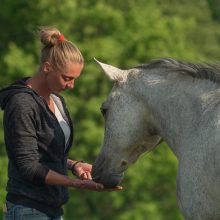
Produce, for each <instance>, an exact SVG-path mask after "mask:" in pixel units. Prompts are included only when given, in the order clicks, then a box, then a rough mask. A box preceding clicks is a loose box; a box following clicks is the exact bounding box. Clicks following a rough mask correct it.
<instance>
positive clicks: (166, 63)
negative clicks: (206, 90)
mask: <svg viewBox="0 0 220 220" xmlns="http://www.w3.org/2000/svg"><path fill="white" fill-rule="evenodd" d="M135 68H137V69H155V68H164V69H167V70H169V71H170V70H171V71H172V72H177V73H180V74H182V75H187V76H191V77H193V78H198V79H207V80H210V81H212V82H215V83H220V65H219V64H213V65H211V64H193V63H190V62H183V61H179V60H176V59H172V58H162V59H155V60H152V61H151V62H150V63H148V64H141V65H139V66H137V67H135Z"/></svg>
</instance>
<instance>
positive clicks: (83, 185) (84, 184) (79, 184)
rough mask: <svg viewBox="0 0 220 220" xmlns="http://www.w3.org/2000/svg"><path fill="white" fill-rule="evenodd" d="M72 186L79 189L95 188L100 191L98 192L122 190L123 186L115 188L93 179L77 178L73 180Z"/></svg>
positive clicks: (94, 189)
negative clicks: (106, 186)
mask: <svg viewBox="0 0 220 220" xmlns="http://www.w3.org/2000/svg"><path fill="white" fill-rule="evenodd" d="M72 186H73V187H75V188H79V189H88V190H93V191H98V192H111V191H117V190H122V187H121V186H116V187H114V188H105V187H104V185H102V184H100V183H96V182H94V181H92V180H78V179H75V180H73V184H72Z"/></svg>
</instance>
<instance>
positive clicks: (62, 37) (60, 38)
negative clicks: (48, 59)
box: [58, 34, 65, 42]
mask: <svg viewBox="0 0 220 220" xmlns="http://www.w3.org/2000/svg"><path fill="white" fill-rule="evenodd" d="M64 40H65V37H64V35H63V34H61V35H59V37H58V41H60V42H63V41H64Z"/></svg>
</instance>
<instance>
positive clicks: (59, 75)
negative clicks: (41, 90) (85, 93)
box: [46, 63, 83, 93]
mask: <svg viewBox="0 0 220 220" xmlns="http://www.w3.org/2000/svg"><path fill="white" fill-rule="evenodd" d="M82 69H83V64H81V63H69V64H67V66H66V70H65V71H62V72H60V71H51V72H50V73H48V75H47V79H46V80H47V85H48V88H49V89H50V90H51V92H55V93H60V92H62V91H64V90H66V89H73V88H74V84H75V80H76V79H77V78H78V77H79V76H80V74H81V71H82Z"/></svg>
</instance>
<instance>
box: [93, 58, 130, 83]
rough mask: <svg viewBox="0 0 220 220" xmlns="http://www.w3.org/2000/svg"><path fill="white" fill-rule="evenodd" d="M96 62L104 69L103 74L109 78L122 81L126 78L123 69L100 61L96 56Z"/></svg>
mask: <svg viewBox="0 0 220 220" xmlns="http://www.w3.org/2000/svg"><path fill="white" fill-rule="evenodd" d="M94 60H95V61H96V63H98V65H99V66H100V67H101V68H102V69H103V70H104V72H105V74H106V75H107V76H108V77H109V79H110V80H113V81H119V82H123V81H126V79H127V74H126V71H125V70H121V69H119V68H117V67H114V66H111V65H108V64H105V63H101V62H100V61H98V60H97V59H96V58H94Z"/></svg>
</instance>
